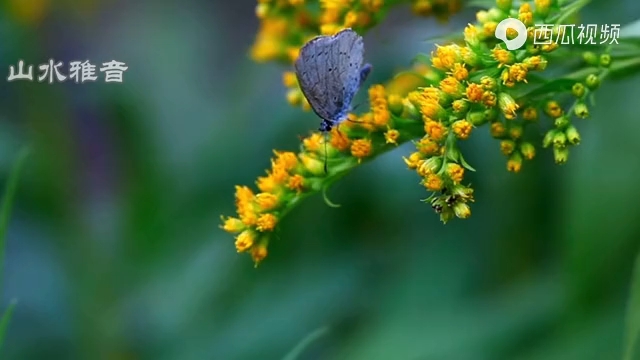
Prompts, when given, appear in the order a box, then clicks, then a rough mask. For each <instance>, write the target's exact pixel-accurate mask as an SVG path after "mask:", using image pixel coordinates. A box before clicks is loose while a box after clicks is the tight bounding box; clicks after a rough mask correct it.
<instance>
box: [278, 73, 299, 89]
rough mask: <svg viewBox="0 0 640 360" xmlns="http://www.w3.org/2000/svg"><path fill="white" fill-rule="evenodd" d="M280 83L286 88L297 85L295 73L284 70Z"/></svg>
mask: <svg viewBox="0 0 640 360" xmlns="http://www.w3.org/2000/svg"><path fill="white" fill-rule="evenodd" d="M282 83H283V84H284V86H286V87H288V88H291V87H294V86H296V85H298V78H297V77H296V73H294V72H293V71H285V72H284V74H282Z"/></svg>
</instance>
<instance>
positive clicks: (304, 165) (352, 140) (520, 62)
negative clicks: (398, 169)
mask: <svg viewBox="0 0 640 360" xmlns="http://www.w3.org/2000/svg"><path fill="white" fill-rule="evenodd" d="M390 4H391V2H390V1H385V2H383V1H374V0H368V1H365V0H361V1H356V0H352V1H349V0H343V1H321V4H320V5H321V6H320V12H319V13H317V16H314V15H312V14H315V13H313V12H311V11H310V10H309V9H307V7H306V5H308V4H307V3H305V2H304V1H302V0H299V1H294V0H289V1H260V2H259V5H258V16H259V17H260V18H261V19H262V28H261V31H260V34H259V35H258V40H257V43H256V45H255V46H254V57H256V58H257V59H259V60H274V59H280V60H283V59H284V60H288V61H289V62H292V61H293V60H294V59H295V57H296V56H297V50H298V49H299V46H300V45H301V44H302V43H303V42H304V41H306V40H308V39H309V38H310V37H312V35H313V34H318V33H323V34H331V33H334V32H336V31H338V30H340V29H341V28H342V27H348V26H352V27H354V28H356V29H358V27H359V28H360V30H361V31H364V29H366V28H367V27H369V26H371V25H372V24H374V23H375V21H370V20H367V21H365V20H363V19H379V17H378V18H377V17H376V16H375V9H385V8H387V7H388V6H389V5H390ZM412 4H413V9H414V11H415V12H417V13H420V14H425V13H428V12H432V11H433V13H436V12H435V9H436V8H437V9H440V10H438V11H440V13H446V12H451V11H454V10H455V9H457V5H456V4H457V2H454V1H450V2H446V1H442V0H414V1H412ZM583 4H584V1H583V0H576V1H574V2H572V3H569V4H566V6H565V7H563V8H560V7H559V6H558V5H557V4H556V2H555V1H554V0H534V1H533V2H530V1H523V2H520V5H519V6H517V7H515V8H514V7H513V3H512V0H497V2H496V6H495V7H493V8H491V9H488V10H483V11H480V12H478V13H477V22H476V23H475V24H469V25H468V26H467V27H466V28H465V29H464V31H463V36H461V37H460V39H459V41H457V42H453V43H451V44H448V45H442V46H437V47H436V49H435V50H434V51H433V52H432V53H431V55H430V56H421V57H420V56H419V57H417V60H416V62H415V63H414V65H413V67H412V68H411V69H409V70H407V71H404V72H401V73H399V74H397V75H396V76H395V77H394V78H393V79H391V80H390V81H389V82H387V83H386V84H384V85H383V84H373V85H371V86H370V87H369V89H368V95H369V103H370V110H369V111H367V112H365V113H363V114H360V115H357V114H353V113H352V114H349V118H348V121H346V122H344V123H343V124H341V125H340V126H339V127H337V128H334V129H333V130H332V131H331V132H330V133H328V134H321V133H312V134H311V135H309V136H308V137H306V138H304V139H303V140H302V144H301V148H300V151H299V152H298V153H297V154H295V153H292V152H276V153H275V158H274V159H273V160H272V167H271V169H270V170H269V171H268V172H267V175H266V176H264V177H261V178H259V179H258V181H257V187H258V189H259V190H260V192H259V193H257V194H255V193H254V192H253V191H252V190H250V189H249V188H247V187H237V188H236V208H237V213H238V216H237V217H228V218H225V219H224V224H223V225H222V227H223V228H224V230H226V231H228V232H230V233H234V234H236V249H237V250H238V251H239V252H249V253H250V254H251V255H252V257H253V259H254V261H255V262H256V264H257V263H258V262H259V261H261V260H262V259H263V258H264V257H265V256H266V254H267V243H268V241H269V239H270V233H271V232H272V231H273V229H274V228H275V226H276V225H277V224H278V222H279V221H280V220H281V219H282V218H283V216H285V215H286V213H287V212H288V211H290V210H291V209H292V208H293V207H295V206H296V205H297V204H298V203H299V202H300V200H302V199H303V198H305V197H306V196H309V195H312V194H315V193H318V192H321V191H324V190H325V189H326V188H327V187H328V186H329V185H331V184H332V183H333V182H334V181H336V180H337V179H338V178H339V177H341V176H342V175H344V174H345V173H347V172H348V171H350V170H351V169H352V168H353V167H355V166H358V165H359V164H360V163H362V162H363V161H367V160H371V159H373V158H374V157H375V156H376V155H378V154H380V153H383V152H385V151H388V150H390V149H393V148H395V146H397V145H398V144H401V143H404V142H407V141H413V142H414V144H415V147H416V150H415V151H414V152H413V153H411V154H409V155H408V156H406V157H405V158H404V161H405V163H406V164H407V166H408V167H409V168H410V169H411V170H413V171H415V172H416V173H417V174H418V175H419V176H420V178H421V183H422V185H423V186H424V187H425V188H426V190H427V191H429V192H430V193H431V196H430V197H429V198H427V199H426V200H425V201H428V202H429V203H430V204H431V206H432V208H433V209H434V210H435V211H436V213H437V214H439V216H440V219H441V220H442V221H443V222H447V221H449V220H450V219H452V218H454V217H457V218H461V219H464V218H468V217H469V216H470V215H471V208H470V205H469V204H470V203H471V202H473V201H474V196H473V189H472V188H471V187H470V186H469V185H468V184H466V182H465V176H466V174H467V172H468V171H474V169H473V168H472V167H471V166H470V165H469V164H468V163H467V162H466V161H465V159H464V157H463V155H462V152H461V150H460V148H459V142H460V141H464V140H466V139H468V138H469V137H470V136H471V135H472V134H475V133H477V131H476V130H477V128H479V127H482V126H485V127H487V128H488V132H489V134H490V135H491V136H492V137H493V138H495V139H496V140H498V146H496V147H497V148H499V149H500V151H501V152H502V153H503V154H504V155H505V156H506V157H507V160H506V168H507V170H508V171H511V172H519V171H520V170H521V169H522V166H523V162H524V160H531V159H533V158H534V156H535V155H536V148H537V145H536V144H541V145H542V147H552V148H553V156H554V159H555V161H556V163H559V164H561V163H564V162H566V161H567V158H568V154H569V149H570V147H571V146H575V145H578V143H579V142H580V135H579V133H578V130H577V129H576V126H575V125H574V124H573V119H574V118H586V117H588V115H589V110H588V106H587V99H588V98H591V97H592V96H593V91H594V90H596V89H597V88H598V86H599V84H600V82H601V81H602V80H603V79H604V78H605V77H606V76H607V75H608V74H609V70H610V65H611V64H612V62H613V57H612V56H611V54H610V53H609V48H606V47H603V46H602V47H601V46H594V47H593V52H586V53H583V52H578V51H576V50H575V48H573V47H572V46H571V45H560V46H558V44H557V42H555V41H547V42H546V44H543V45H539V44H538V43H539V42H544V40H545V39H540V38H539V36H540V34H536V31H535V27H534V24H540V23H545V24H547V23H554V22H555V23H557V21H558V19H566V18H568V17H569V16H570V15H573V13H575V12H576V11H578V10H579V9H580V6H582V5H583ZM442 9H446V11H444V10H442ZM303 14H306V15H303ZM349 14H352V15H349ZM354 14H355V15H354ZM508 17H513V18H518V19H519V20H520V21H522V22H523V23H524V24H525V26H526V27H527V40H526V43H525V45H524V46H523V47H521V48H520V49H517V50H508V49H507V48H506V47H505V45H504V44H503V42H502V41H500V40H498V39H496V37H495V30H496V27H497V25H498V23H499V22H500V21H502V20H503V19H506V18H508ZM292 19H294V22H295V23H294V24H293V25H292V24H291V20H292ZM302 19H304V21H302ZM561 32H562V28H560V27H557V26H556V27H555V28H554V30H553V32H551V33H549V34H546V35H545V36H549V37H550V39H549V40H551V37H553V39H556V38H557V36H558V35H559V34H561ZM516 35H517V34H516V33H511V32H509V31H508V32H507V37H508V38H513V37H515V36H516ZM534 39H535V40H536V41H534ZM258 48H262V50H260V49H258ZM267 48H268V51H267V50H266V49H267ZM257 50H260V51H257ZM639 51H640V50H639ZM596 52H599V54H596ZM257 55H258V56H257ZM567 59H572V60H576V61H571V62H569V61H567ZM567 64H572V65H571V66H574V68H573V69H572V68H570V67H569V65H567ZM576 64H578V65H577V66H578V69H577V70H576V69H575V65H576ZM552 66H553V67H554V72H551V71H550V70H549V69H551V67H552ZM571 71H574V72H571ZM283 81H284V84H285V85H286V87H287V88H288V89H289V92H288V94H287V98H288V101H289V102H290V103H291V104H293V105H296V106H298V105H301V106H302V107H305V108H307V109H308V108H309V105H308V103H307V102H306V100H305V99H304V96H303V95H302V94H301V92H300V90H299V89H298V84H297V81H296V76H295V74H294V73H293V72H285V74H284V79H283ZM532 125H537V126H539V127H542V128H544V129H545V130H543V131H546V135H545V136H544V137H542V138H537V139H536V138H535V136H534V137H531V136H530V135H535V134H539V133H540V131H529V132H526V131H525V130H526V129H527V127H529V126H532ZM325 164H326V165H328V172H325Z"/></svg>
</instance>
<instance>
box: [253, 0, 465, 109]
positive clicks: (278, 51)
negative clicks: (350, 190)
mask: <svg viewBox="0 0 640 360" xmlns="http://www.w3.org/2000/svg"><path fill="white" fill-rule="evenodd" d="M403 2H409V1H408V0H320V1H319V3H318V1H308V0H306V1H305V0H259V1H258V5H257V7H256V15H257V17H258V18H259V19H260V30H259V32H258V35H257V36H256V40H255V43H254V45H253V47H252V49H251V55H252V57H253V59H254V60H256V61H260V62H264V61H279V62H282V63H288V64H292V63H293V62H294V61H295V60H296V59H297V57H298V53H299V51H300V48H301V47H302V45H304V44H305V43H306V42H307V41H309V40H310V39H312V38H313V37H315V36H317V35H333V34H335V33H337V32H339V31H340V30H342V29H343V28H352V29H354V30H355V31H356V32H358V33H363V32H365V31H366V30H367V29H369V28H371V27H372V26H374V25H375V24H377V23H378V22H379V21H380V20H382V19H383V18H384V16H385V14H386V12H387V10H388V9H389V8H390V7H391V6H394V5H397V4H400V3H403ZM411 3H412V5H413V9H414V11H415V12H416V13H417V14H420V15H423V16H428V15H435V16H437V17H438V18H441V19H446V18H447V17H448V16H450V14H452V13H455V12H457V11H458V10H459V8H460V0H412V1H411ZM318 5H319V6H318ZM283 82H284V85H285V86H286V87H287V89H288V90H287V101H288V102H289V103H290V104H291V105H294V106H300V107H302V108H303V109H304V110H306V111H308V110H310V109H311V108H310V106H309V103H308V102H307V99H305V97H304V95H303V94H302V91H300V88H299V86H298V82H297V79H296V76H295V74H294V73H293V72H291V71H287V72H285V73H284V76H283Z"/></svg>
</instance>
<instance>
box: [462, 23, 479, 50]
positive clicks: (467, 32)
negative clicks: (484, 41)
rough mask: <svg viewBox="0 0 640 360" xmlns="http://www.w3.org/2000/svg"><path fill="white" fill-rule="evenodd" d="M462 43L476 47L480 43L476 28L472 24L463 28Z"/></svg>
mask: <svg viewBox="0 0 640 360" xmlns="http://www.w3.org/2000/svg"><path fill="white" fill-rule="evenodd" d="M464 41H466V42H467V44H469V45H472V46H474V45H476V44H478V42H479V41H480V39H479V31H478V27H477V26H475V25H473V24H468V25H467V26H465V28H464Z"/></svg>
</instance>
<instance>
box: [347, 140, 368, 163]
mask: <svg viewBox="0 0 640 360" xmlns="http://www.w3.org/2000/svg"><path fill="white" fill-rule="evenodd" d="M371 150H372V148H371V140H369V139H357V140H353V143H352V144H351V155H353V157H355V158H358V161H360V160H362V159H363V158H365V157H367V156H369V155H371Z"/></svg>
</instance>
